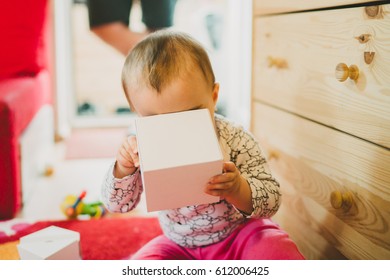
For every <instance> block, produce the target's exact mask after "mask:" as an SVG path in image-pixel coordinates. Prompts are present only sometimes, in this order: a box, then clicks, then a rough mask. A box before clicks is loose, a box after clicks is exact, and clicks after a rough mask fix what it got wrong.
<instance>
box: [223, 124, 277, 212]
mask: <svg viewBox="0 0 390 280" xmlns="http://www.w3.org/2000/svg"><path fill="white" fill-rule="evenodd" d="M216 122H217V128H218V130H219V131H218V132H219V137H220V144H221V148H222V149H223V150H224V151H225V153H226V154H229V155H230V161H232V162H233V163H234V164H235V165H236V166H237V168H238V169H239V170H240V172H241V175H242V176H243V177H244V178H245V179H246V180H247V181H248V183H249V186H250V188H251V191H252V204H253V209H254V210H253V212H252V213H251V214H250V215H249V216H247V217H258V218H260V217H271V216H272V215H274V214H275V213H276V211H277V210H278V208H279V206H280V202H281V194H280V187H279V183H278V182H277V181H276V180H275V179H274V178H273V177H272V175H271V172H270V170H269V167H268V165H267V162H266V160H265V158H264V156H263V155H262V152H261V150H260V147H259V144H258V142H257V141H256V140H255V139H254V137H253V136H252V135H251V134H250V133H249V132H247V131H245V130H244V129H243V128H242V127H241V126H238V125H235V124H233V123H231V122H228V121H226V120H225V119H224V118H223V117H221V116H218V117H216Z"/></svg>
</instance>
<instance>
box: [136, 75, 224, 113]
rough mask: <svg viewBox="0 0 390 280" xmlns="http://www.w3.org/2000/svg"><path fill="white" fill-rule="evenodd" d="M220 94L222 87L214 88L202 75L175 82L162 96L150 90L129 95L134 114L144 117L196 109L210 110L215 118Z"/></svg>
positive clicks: (144, 87)
mask: <svg viewBox="0 0 390 280" xmlns="http://www.w3.org/2000/svg"><path fill="white" fill-rule="evenodd" d="M218 90H219V85H218V84H215V85H214V88H211V87H210V85H209V84H208V83H207V82H206V80H205V79H204V77H203V75H202V73H193V74H191V75H185V76H184V77H183V78H179V79H177V80H175V81H173V82H172V83H171V84H169V85H168V86H166V87H164V88H163V89H162V91H161V92H160V93H158V92H157V91H156V90H154V89H152V88H149V87H146V86H142V87H139V88H137V89H133V90H132V91H129V92H128V93H129V95H130V97H131V103H132V110H134V111H135V113H137V114H138V115H139V116H141V117H144V116H152V115H159V114H167V113H175V112H182V111H188V110H196V109H208V110H209V111H210V114H211V116H212V117H213V116H214V109H215V105H216V103H217V99H218Z"/></svg>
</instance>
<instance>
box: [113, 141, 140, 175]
mask: <svg viewBox="0 0 390 280" xmlns="http://www.w3.org/2000/svg"><path fill="white" fill-rule="evenodd" d="M138 167H139V158H138V146H137V138H136V137H135V136H134V135H132V136H129V137H127V138H126V139H125V140H124V141H123V142H122V145H121V147H120V149H119V151H118V153H117V155H116V164H115V167H114V177H115V178H123V177H125V176H127V175H130V174H133V173H134V172H135V171H136V170H137V168H138Z"/></svg>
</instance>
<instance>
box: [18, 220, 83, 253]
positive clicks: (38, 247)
mask: <svg viewBox="0 0 390 280" xmlns="http://www.w3.org/2000/svg"><path fill="white" fill-rule="evenodd" d="M18 252H19V256H20V259H21V260H80V259H81V254H80V233H78V232H76V231H72V230H68V229H64V228H60V227H57V226H50V227H47V228H44V229H41V230H39V231H36V232H34V233H31V234H29V235H26V236H24V237H22V238H20V243H19V245H18Z"/></svg>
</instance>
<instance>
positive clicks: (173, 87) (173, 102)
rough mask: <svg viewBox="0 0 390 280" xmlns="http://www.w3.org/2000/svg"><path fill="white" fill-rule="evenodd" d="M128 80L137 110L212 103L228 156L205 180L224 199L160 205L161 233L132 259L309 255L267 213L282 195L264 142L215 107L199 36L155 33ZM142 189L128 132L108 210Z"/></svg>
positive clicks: (107, 187)
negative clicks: (265, 154) (169, 206)
mask: <svg viewBox="0 0 390 280" xmlns="http://www.w3.org/2000/svg"><path fill="white" fill-rule="evenodd" d="M122 85H123V89H124V92H125V95H126V98H127V100H128V103H129V105H130V108H131V110H132V111H133V112H135V113H136V114H138V115H139V116H151V115H158V114H166V113H173V112H181V111H187V110H195V109H208V111H209V112H210V115H211V116H212V118H213V119H214V120H215V121H214V124H215V129H216V132H217V135H218V137H219V143H220V145H221V150H222V152H223V153H224V159H225V162H224V164H223V170H224V172H223V173H222V174H216V175H215V176H214V177H212V178H210V180H209V182H208V183H207V185H206V186H204V192H205V193H207V194H210V195H213V196H219V197H220V198H221V199H220V201H219V202H217V203H212V204H202V205H193V206H188V207H183V208H178V209H171V210H165V211H160V212H159V221H160V224H161V227H162V230H163V234H162V235H161V236H158V237H156V238H155V239H153V240H152V241H150V242H149V243H148V244H146V245H145V246H144V247H143V248H141V249H140V250H139V251H138V252H137V253H136V254H135V255H133V256H132V258H133V259H303V256H302V255H301V254H300V252H299V250H298V249H297V247H296V245H295V244H294V243H293V242H292V241H291V240H290V239H289V237H288V235H287V234H286V233H285V232H284V231H282V230H281V229H280V228H279V227H278V226H277V225H276V224H275V223H273V222H272V221H271V220H270V219H269V217H271V216H272V215H274V214H275V213H276V211H277V210H278V208H279V205H280V196H281V195H280V190H279V184H278V183H277V181H276V180H275V179H274V178H273V177H272V175H271V174H270V170H269V168H268V166H267V164H266V161H265V159H264V157H263V156H262V153H261V150H260V147H259V145H258V143H257V142H256V141H255V140H254V138H253V136H252V135H251V134H250V133H249V132H247V131H245V130H244V129H243V128H242V127H241V126H239V125H236V124H234V123H232V122H230V121H229V120H227V119H226V118H224V117H222V116H220V115H218V114H214V111H215V108H216V104H217V100H218V94H219V84H218V83H216V81H215V77H214V73H213V70H212V67H211V63H210V60H209V58H208V55H207V52H206V51H205V49H204V48H203V47H202V46H201V45H200V44H199V43H198V42H197V41H196V40H194V39H193V38H191V37H190V36H188V35H186V34H184V33H181V32H173V31H168V30H164V31H158V32H156V33H153V34H151V35H149V36H148V37H147V38H146V39H144V40H143V41H141V42H140V43H138V44H137V45H136V47H135V48H134V49H133V50H132V51H131V52H130V54H129V55H128V56H127V58H126V61H125V63H124V66H123V71H122ZM183 187H185V186H183ZM142 191H143V186H142V178H141V175H140V170H139V158H138V150H137V141H136V136H130V137H128V138H127V139H125V141H124V142H123V144H122V146H121V148H120V149H119V152H118V154H117V157H116V162H115V164H113V165H112V167H111V168H110V170H109V172H108V174H107V177H106V179H105V181H104V184H103V188H102V199H103V203H104V204H105V206H106V207H107V209H108V210H109V211H112V212H122V213H124V212H128V211H131V210H132V209H134V208H135V207H136V206H137V204H138V202H139V200H140V197H141V194H142Z"/></svg>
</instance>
